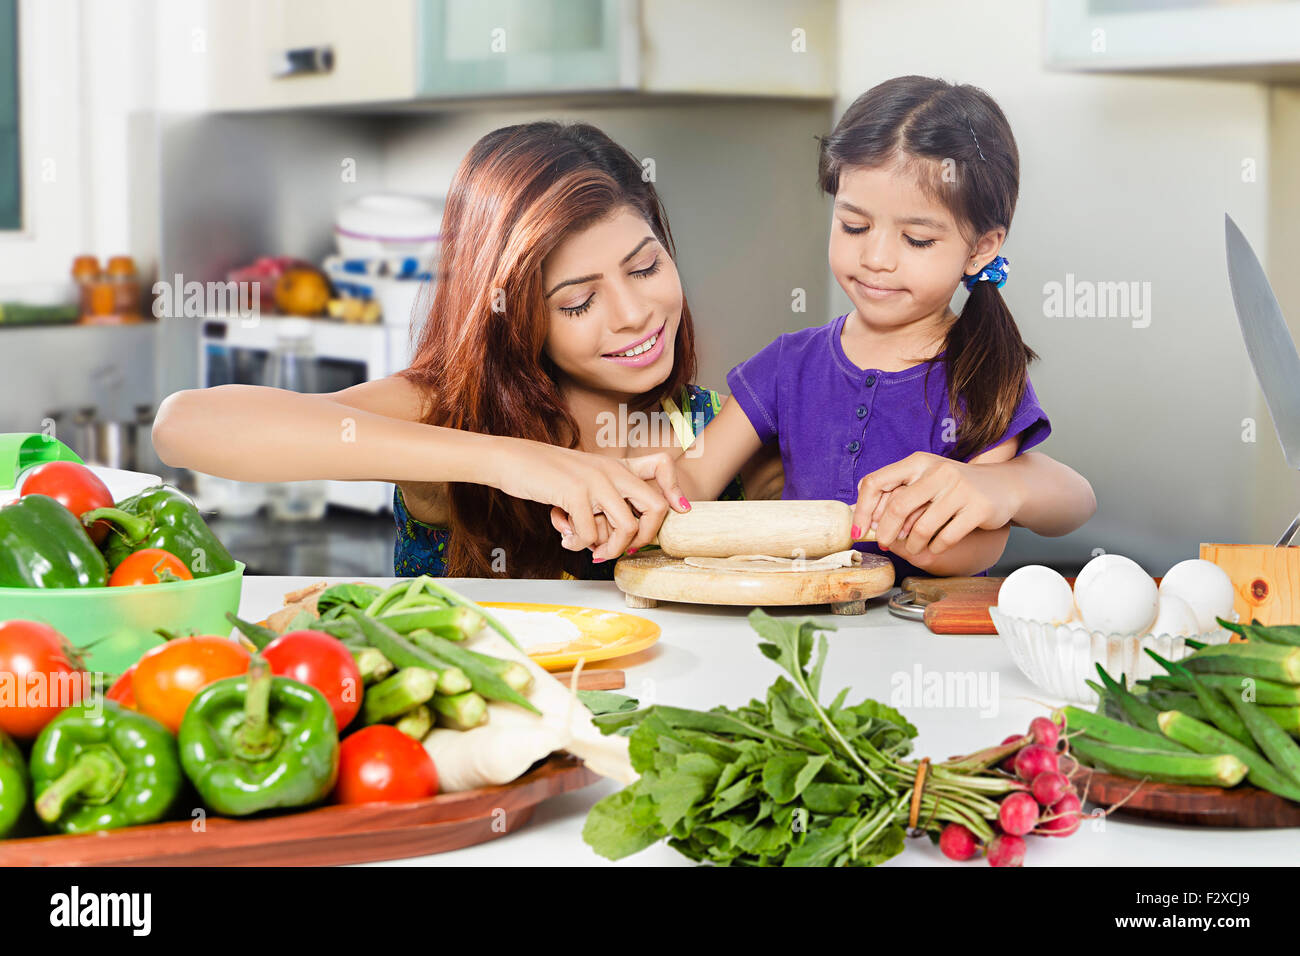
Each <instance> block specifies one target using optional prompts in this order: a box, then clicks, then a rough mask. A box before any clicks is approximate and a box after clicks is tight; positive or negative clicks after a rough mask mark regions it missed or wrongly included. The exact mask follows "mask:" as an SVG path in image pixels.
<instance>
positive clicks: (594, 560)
mask: <svg viewBox="0 0 1300 956" xmlns="http://www.w3.org/2000/svg"><path fill="white" fill-rule="evenodd" d="M604 560H605V559H604V558H592V559H591V563H592V564H600V562H602V561H604Z"/></svg>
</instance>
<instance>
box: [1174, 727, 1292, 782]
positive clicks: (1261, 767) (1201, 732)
mask: <svg viewBox="0 0 1300 956" xmlns="http://www.w3.org/2000/svg"><path fill="white" fill-rule="evenodd" d="M1160 729H1161V730H1163V731H1164V732H1165V734H1166V735H1167V736H1169V737H1172V738H1173V739H1174V740H1177V741H1178V742H1179V743H1180V744H1184V745H1186V746H1188V747H1191V748H1192V749H1193V750H1195V751H1196V752H1197V753H1202V754H1209V753H1215V754H1231V755H1232V756H1234V757H1236V758H1237V759H1238V760H1240V761H1241V762H1242V763H1244V764H1245V765H1246V767H1247V768H1248V769H1247V771H1246V779H1247V780H1249V781H1250V782H1251V783H1253V784H1254V785H1255V786H1257V787H1259V788H1260V789H1261V790H1267V791H1269V792H1270V793H1276V794H1277V795H1278V796H1279V797H1286V798H1287V799H1288V800H1297V801H1300V785H1298V784H1294V783H1292V782H1291V781H1290V780H1289V779H1287V778H1286V777H1285V776H1283V775H1282V773H1281V772H1280V771H1279V770H1278V769H1277V768H1276V767H1274V766H1273V765H1272V764H1271V763H1269V762H1268V760H1267V759H1266V758H1265V757H1264V756H1263V755H1262V754H1258V753H1256V752H1255V751H1254V750H1252V749H1251V748H1249V747H1247V746H1245V745H1244V744H1242V743H1240V742H1238V741H1237V740H1235V739H1233V738H1232V737H1229V736H1228V735H1227V734H1225V733H1224V732H1223V731H1221V730H1218V729H1217V728H1215V727H1211V726H1210V725H1209V724H1207V723H1205V722H1204V721H1200V720H1197V719H1196V718H1195V717H1188V716H1187V715H1186V714H1184V713H1181V712H1179V711H1176V710H1166V711H1164V712H1163V713H1161V715H1160Z"/></svg>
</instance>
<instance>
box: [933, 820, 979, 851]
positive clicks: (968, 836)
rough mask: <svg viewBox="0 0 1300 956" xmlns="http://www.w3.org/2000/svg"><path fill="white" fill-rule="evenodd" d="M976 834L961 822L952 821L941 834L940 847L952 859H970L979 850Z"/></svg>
mask: <svg viewBox="0 0 1300 956" xmlns="http://www.w3.org/2000/svg"><path fill="white" fill-rule="evenodd" d="M979 848H980V845H979V841H978V840H976V839H975V834H973V833H971V832H970V830H968V829H966V827H964V826H962V825H961V824H960V823H950V824H948V825H947V826H946V827H944V828H943V831H942V832H941V833H940V834H939V849H940V850H941V851H942V852H943V855H944V856H946V857H947V858H948V859H950V860H969V859H970V858H971V857H973V856H974V855H975V854H976V853H978V852H979Z"/></svg>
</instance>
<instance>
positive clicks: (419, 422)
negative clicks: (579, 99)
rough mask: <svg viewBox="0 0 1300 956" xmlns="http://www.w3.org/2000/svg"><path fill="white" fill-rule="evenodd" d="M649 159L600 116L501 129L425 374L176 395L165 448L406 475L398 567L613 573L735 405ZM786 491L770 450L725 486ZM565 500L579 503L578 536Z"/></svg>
mask: <svg viewBox="0 0 1300 956" xmlns="http://www.w3.org/2000/svg"><path fill="white" fill-rule="evenodd" d="M641 173H642V168H641V165H640V163H638V162H637V160H636V159H635V158H634V157H633V156H632V155H631V154H630V153H628V152H627V151H626V150H624V149H623V148H622V147H620V146H618V145H617V144H616V143H614V142H613V141H612V140H610V139H609V137H607V136H605V135H604V134H603V133H601V132H600V131H599V130H598V129H596V128H595V127H592V126H589V125H586V124H572V125H562V124H559V123H552V122H539V123H528V124H523V125H519V126H511V127H506V128H503V129H499V130H496V131H494V132H492V133H489V134H488V135H486V136H484V137H483V138H482V139H481V140H479V142H478V143H476V144H475V145H474V147H473V148H472V149H471V150H470V153H469V155H468V156H466V158H465V159H464V161H463V162H462V163H461V165H460V168H459V169H458V170H457V172H456V175H455V177H454V179H453V181H452V185H451V189H450V191H449V193H448V197H447V206H446V211H445V213H444V218H443V229H442V233H443V247H442V251H441V261H440V270H439V271H440V277H439V280H438V282H437V284H436V289H435V293H434V300H433V304H432V307H431V309H430V311H429V315H428V317H427V319H426V321H425V324H424V327H423V329H422V331H421V334H420V337H419V343H418V346H417V348H416V354H415V359H414V361H413V362H412V364H411V367H410V368H409V369H406V370H405V371H403V372H401V373H399V374H397V375H394V376H389V377H388V378H385V379H380V380H378V381H375V382H367V383H365V384H362V385H357V386H353V387H352V388H348V389H344V390H343V391H340V392H336V393H333V394H328V395H301V394H297V393H294V392H286V391H280V390H277V389H271V388H264V387H259V386H248V385H223V386H218V387H215V388H210V389H194V390H186V391H181V392H177V393H175V394H173V395H171V396H169V397H168V398H167V399H166V401H164V402H163V404H162V406H161V407H160V409H159V412H158V418H157V420H156V421H155V423H154V430H153V440H154V446H155V450H156V451H157V453H158V455H159V457H160V458H161V459H162V460H163V461H164V462H165V463H166V464H168V465H170V466H173V467H187V468H191V469H194V470H196V471H202V472H206V473H209V474H215V475H221V476H224V477H228V478H234V479H237V480H242V481H293V480H302V479H310V478H334V479H343V480H363V479H371V480H374V479H377V480H385V481H392V482H394V483H396V484H397V486H398V487H397V490H396V492H395V495H394V514H395V517H396V519H397V525H398V528H397V531H398V535H397V543H396V547H395V552H394V557H395V561H394V567H395V571H396V573H397V574H398V575H415V574H423V573H430V574H450V575H454V576H506V577H559V576H566V577H567V576H582V577H599V578H606V579H607V578H610V577H612V569H613V562H612V561H610V560H609V559H611V558H616V557H618V556H619V555H621V554H623V553H624V551H625V550H627V549H629V548H633V549H635V548H639V547H641V546H643V545H645V544H648V543H649V541H650V539H651V538H652V536H653V534H654V531H653V530H652V529H655V528H657V527H658V526H659V523H660V521H661V520H662V517H663V515H664V514H665V513H666V509H667V508H668V507H670V506H671V507H673V508H674V509H676V510H678V511H685V510H688V508H689V504H688V503H687V502H686V500H685V498H684V497H683V496H682V494H681V491H680V489H678V488H677V487H676V484H675V481H674V479H673V477H672V468H671V466H670V465H669V463H668V462H669V458H668V456H667V455H666V454H665V453H664V451H666V450H667V449H669V448H671V447H673V445H674V444H676V445H677V446H678V447H680V448H685V447H688V446H689V445H690V444H691V442H692V441H693V440H694V432H696V431H697V430H698V429H699V428H702V427H703V426H704V425H705V424H707V423H708V421H709V420H710V419H711V418H712V417H713V415H714V414H716V413H717V411H718V410H719V407H720V405H721V402H720V400H719V398H718V395H717V393H716V392H712V391H709V390H706V389H700V388H697V387H695V386H694V385H692V384H690V383H691V379H692V377H693V376H694V373H695V351H694V333H693V329H692V325H691V314H690V309H689V307H688V306H687V303H686V299H685V296H684V294H683V292H682V287H681V281H680V279H679V277H678V274H677V269H676V266H675V264H674V262H673V244H672V236H671V233H670V231H669V229H668V223H667V219H666V217H665V215H664V212H663V208H662V206H661V204H660V201H659V198H658V195H657V194H656V192H655V189H654V186H653V184H651V183H649V182H646V181H645V180H644V179H643V177H642V175H641ZM629 353H631V354H629ZM665 417H666V418H667V420H669V421H671V422H672V428H670V429H662V428H658V429H657V428H636V427H626V426H627V425H628V424H629V423H631V424H633V425H635V424H639V423H641V422H644V421H647V420H649V421H663V420H664V418H665ZM665 432H667V434H665ZM652 481H653V483H651V482H652ZM779 489H780V472H779V459H778V458H776V456H775V448H774V447H773V448H771V449H765V450H764V451H762V452H760V453H759V454H758V455H756V456H755V457H754V459H752V460H751V461H750V463H749V464H748V465H747V466H746V468H745V469H744V471H742V474H741V475H740V476H737V479H736V480H735V481H733V482H732V484H731V486H730V487H729V489H728V491H727V492H726V493H724V495H723V497H739V496H741V495H744V494H748V495H749V496H751V497H758V496H763V497H769V496H774V492H775V493H777V494H779ZM665 502H667V504H666V503H665ZM548 506H555V507H556V508H558V509H560V510H561V511H563V512H564V513H566V514H568V515H570V516H572V517H571V520H572V528H571V529H566V530H568V531H570V533H568V534H566V535H565V536H564V537H563V538H562V539H560V540H557V538H556V534H555V531H554V530H553V529H552V524H551V518H550V508H549V507H548ZM641 515H644V516H646V518H647V520H646V521H644V522H639V521H638V517H639V516H641ZM655 518H658V519H659V520H654V519H655ZM592 545H598V546H597V547H596V548H595V549H594V550H593V551H588V550H587V549H588V548H589V547H591V546H592ZM606 562H607V563H606Z"/></svg>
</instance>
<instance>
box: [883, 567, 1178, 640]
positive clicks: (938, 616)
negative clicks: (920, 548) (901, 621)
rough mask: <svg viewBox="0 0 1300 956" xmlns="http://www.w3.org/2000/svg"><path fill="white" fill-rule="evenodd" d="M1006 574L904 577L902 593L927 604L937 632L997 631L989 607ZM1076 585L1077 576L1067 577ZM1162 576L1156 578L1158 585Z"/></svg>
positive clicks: (928, 616) (927, 623) (929, 621)
mask: <svg viewBox="0 0 1300 956" xmlns="http://www.w3.org/2000/svg"><path fill="white" fill-rule="evenodd" d="M1005 580H1006V578H991V577H970V578H913V577H908V578H903V580H902V581H901V582H900V583H899V587H900V588H902V590H903V597H907V595H908V592H911V593H912V594H913V595H914V598H913V600H914V601H915V603H917V604H923V605H925V616H924V621H925V626H926V627H928V628H929V629H930V630H931V631H932V632H933V633H935V634H976V635H978V634H996V633H997V632H998V631H997V628H995V627H994V626H993V619H992V618H991V617H989V608H991V607H994V606H995V605H996V604H997V603H998V591H999V590H1000V589H1001V587H1002V582H1003V581H1005ZM1065 580H1066V581H1068V582H1069V583H1070V587H1071V588H1073V587H1074V578H1066V579H1065ZM1161 580H1163V578H1162V577H1161V578H1154V581H1155V582H1156V586H1157V587H1159V585H1160V582H1161Z"/></svg>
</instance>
